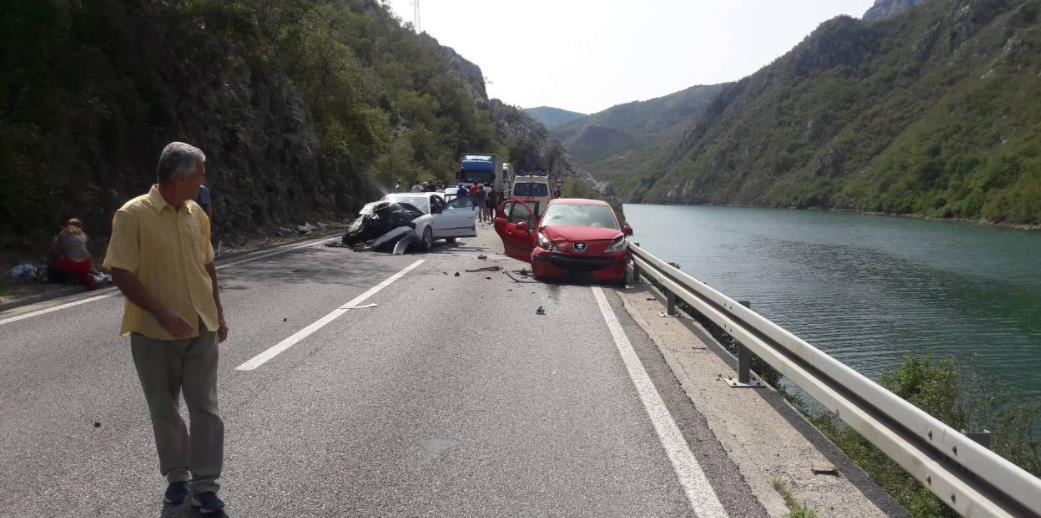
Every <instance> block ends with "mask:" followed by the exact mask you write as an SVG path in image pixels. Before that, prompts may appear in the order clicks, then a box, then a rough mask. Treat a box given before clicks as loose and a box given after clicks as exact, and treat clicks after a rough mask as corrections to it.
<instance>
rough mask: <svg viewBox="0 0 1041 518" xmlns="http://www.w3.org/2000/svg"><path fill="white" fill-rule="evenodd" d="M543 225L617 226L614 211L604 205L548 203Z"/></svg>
mask: <svg viewBox="0 0 1041 518" xmlns="http://www.w3.org/2000/svg"><path fill="white" fill-rule="evenodd" d="M542 224H543V225H577V226H582V227H599V228H615V229H617V228H618V221H617V220H616V219H615V218H614V211H613V210H611V207H607V206H605V205H577V204H575V205H572V204H566V203H558V204H554V205H550V206H549V209H547V210H546V215H545V216H543V218H542Z"/></svg>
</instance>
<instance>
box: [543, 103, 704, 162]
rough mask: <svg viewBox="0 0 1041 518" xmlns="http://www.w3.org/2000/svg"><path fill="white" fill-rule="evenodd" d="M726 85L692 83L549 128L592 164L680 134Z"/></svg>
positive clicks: (572, 150) (569, 147)
mask: <svg viewBox="0 0 1041 518" xmlns="http://www.w3.org/2000/svg"><path fill="white" fill-rule="evenodd" d="M722 88H723V85H710V86H693V87H690V88H688V89H686V90H683V91H680V92H676V93H673V94H669V95H666V96H664V97H659V98H656V99H651V100H648V101H636V102H631V103H626V104H620V105H617V106H613V107H611V108H608V109H606V110H604V111H602V112H598V113H594V114H593V115H589V116H587V117H584V118H581V119H576V120H573V121H571V122H568V123H566V124H562V125H560V126H557V127H556V128H550V135H552V136H553V137H554V138H557V139H559V140H560V141H561V142H563V143H564V146H565V147H566V148H567V150H568V152H569V153H570V154H571V155H572V156H573V157H574V158H575V159H576V160H578V161H579V162H580V163H582V164H585V165H592V164H595V163H596V162H599V161H601V160H605V159H609V158H616V157H619V156H622V155H625V154H626V153H629V152H632V151H639V150H643V149H645V148H650V147H656V146H658V145H661V144H663V143H664V142H666V141H668V140H669V139H670V138H672V137H675V136H676V135H678V134H679V133H680V132H681V131H682V130H683V129H684V128H685V127H686V126H687V125H688V124H689V122H690V120H691V119H692V118H694V117H696V116H698V115H700V114H701V113H702V112H703V111H704V110H705V108H706V107H708V105H709V103H710V102H711V101H712V99H713V98H715V96H716V95H717V94H719V92H720V91H721V90H722Z"/></svg>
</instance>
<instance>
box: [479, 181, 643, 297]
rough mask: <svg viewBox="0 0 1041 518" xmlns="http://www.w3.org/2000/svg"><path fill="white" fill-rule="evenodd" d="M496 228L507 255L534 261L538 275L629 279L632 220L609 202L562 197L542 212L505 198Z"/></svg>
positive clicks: (613, 280)
mask: <svg viewBox="0 0 1041 518" xmlns="http://www.w3.org/2000/svg"><path fill="white" fill-rule="evenodd" d="M495 232H496V233H498V234H499V237H500V238H501V239H502V244H503V248H504V249H505V251H506V255H508V256H510V257H512V258H514V259H518V260H520V261H525V262H527V263H530V264H531V271H532V274H533V275H534V276H535V279H537V280H542V279H548V278H564V279H576V280H591V281H597V282H607V283H612V284H619V285H624V284H625V270H626V263H627V262H628V259H629V249H628V242H627V239H628V236H631V235H632V233H633V230H632V228H631V227H630V226H629V225H628V224H624V225H620V224H619V223H618V218H617V217H615V213H614V210H613V209H612V208H611V206H610V205H608V204H607V202H604V201H600V200H588V199H581V198H560V199H555V200H552V201H550V202H549V205H548V206H547V207H546V212H545V214H544V215H543V216H542V218H538V217H537V216H536V215H535V211H534V210H533V209H532V207H530V206H529V205H528V204H526V203H524V202H523V201H521V200H517V199H510V200H506V201H504V202H502V203H501V204H499V207H498V209H497V211H496V217H495Z"/></svg>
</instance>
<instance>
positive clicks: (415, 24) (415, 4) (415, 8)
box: [412, 0, 423, 34]
mask: <svg viewBox="0 0 1041 518" xmlns="http://www.w3.org/2000/svg"><path fill="white" fill-rule="evenodd" d="M412 28H414V29H415V30H416V34H419V33H421V32H423V27H422V25H421V24H420V21H419V0H412Z"/></svg>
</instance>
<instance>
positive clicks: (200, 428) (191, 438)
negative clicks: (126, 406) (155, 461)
mask: <svg viewBox="0 0 1041 518" xmlns="http://www.w3.org/2000/svg"><path fill="white" fill-rule="evenodd" d="M130 350H131V352H132V353H133V355H134V366H135V367H137V376H138V377H139V378H140V379H141V387H142V388H143V389H144V392H145V400H147V401H148V413H149V415H150V416H151V417H152V430H153V431H154V432H155V446H156V449H157V450H158V451H159V471H160V472H161V473H162V474H163V476H165V477H166V480H167V481H168V482H182V481H190V484H191V488H192V492H194V493H195V494H199V493H203V492H206V491H217V490H219V489H220V483H219V482H218V479H219V478H220V473H221V468H222V467H223V465H224V421H222V420H221V418H220V415H219V414H218V413H217V359H218V348H217V335H216V333H213V332H209V331H205V328H203V332H202V334H200V335H199V337H197V338H189V339H186V340H157V339H154V338H149V337H147V336H143V335H140V334H137V333H133V334H131V335H130ZM181 392H183V393H184V402H185V403H186V404H187V405H188V416H189V418H190V422H191V434H189V433H188V429H187V428H186V427H185V425H184V419H182V418H181V413H180V409H179V406H180V399H179V398H180V394H181Z"/></svg>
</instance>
